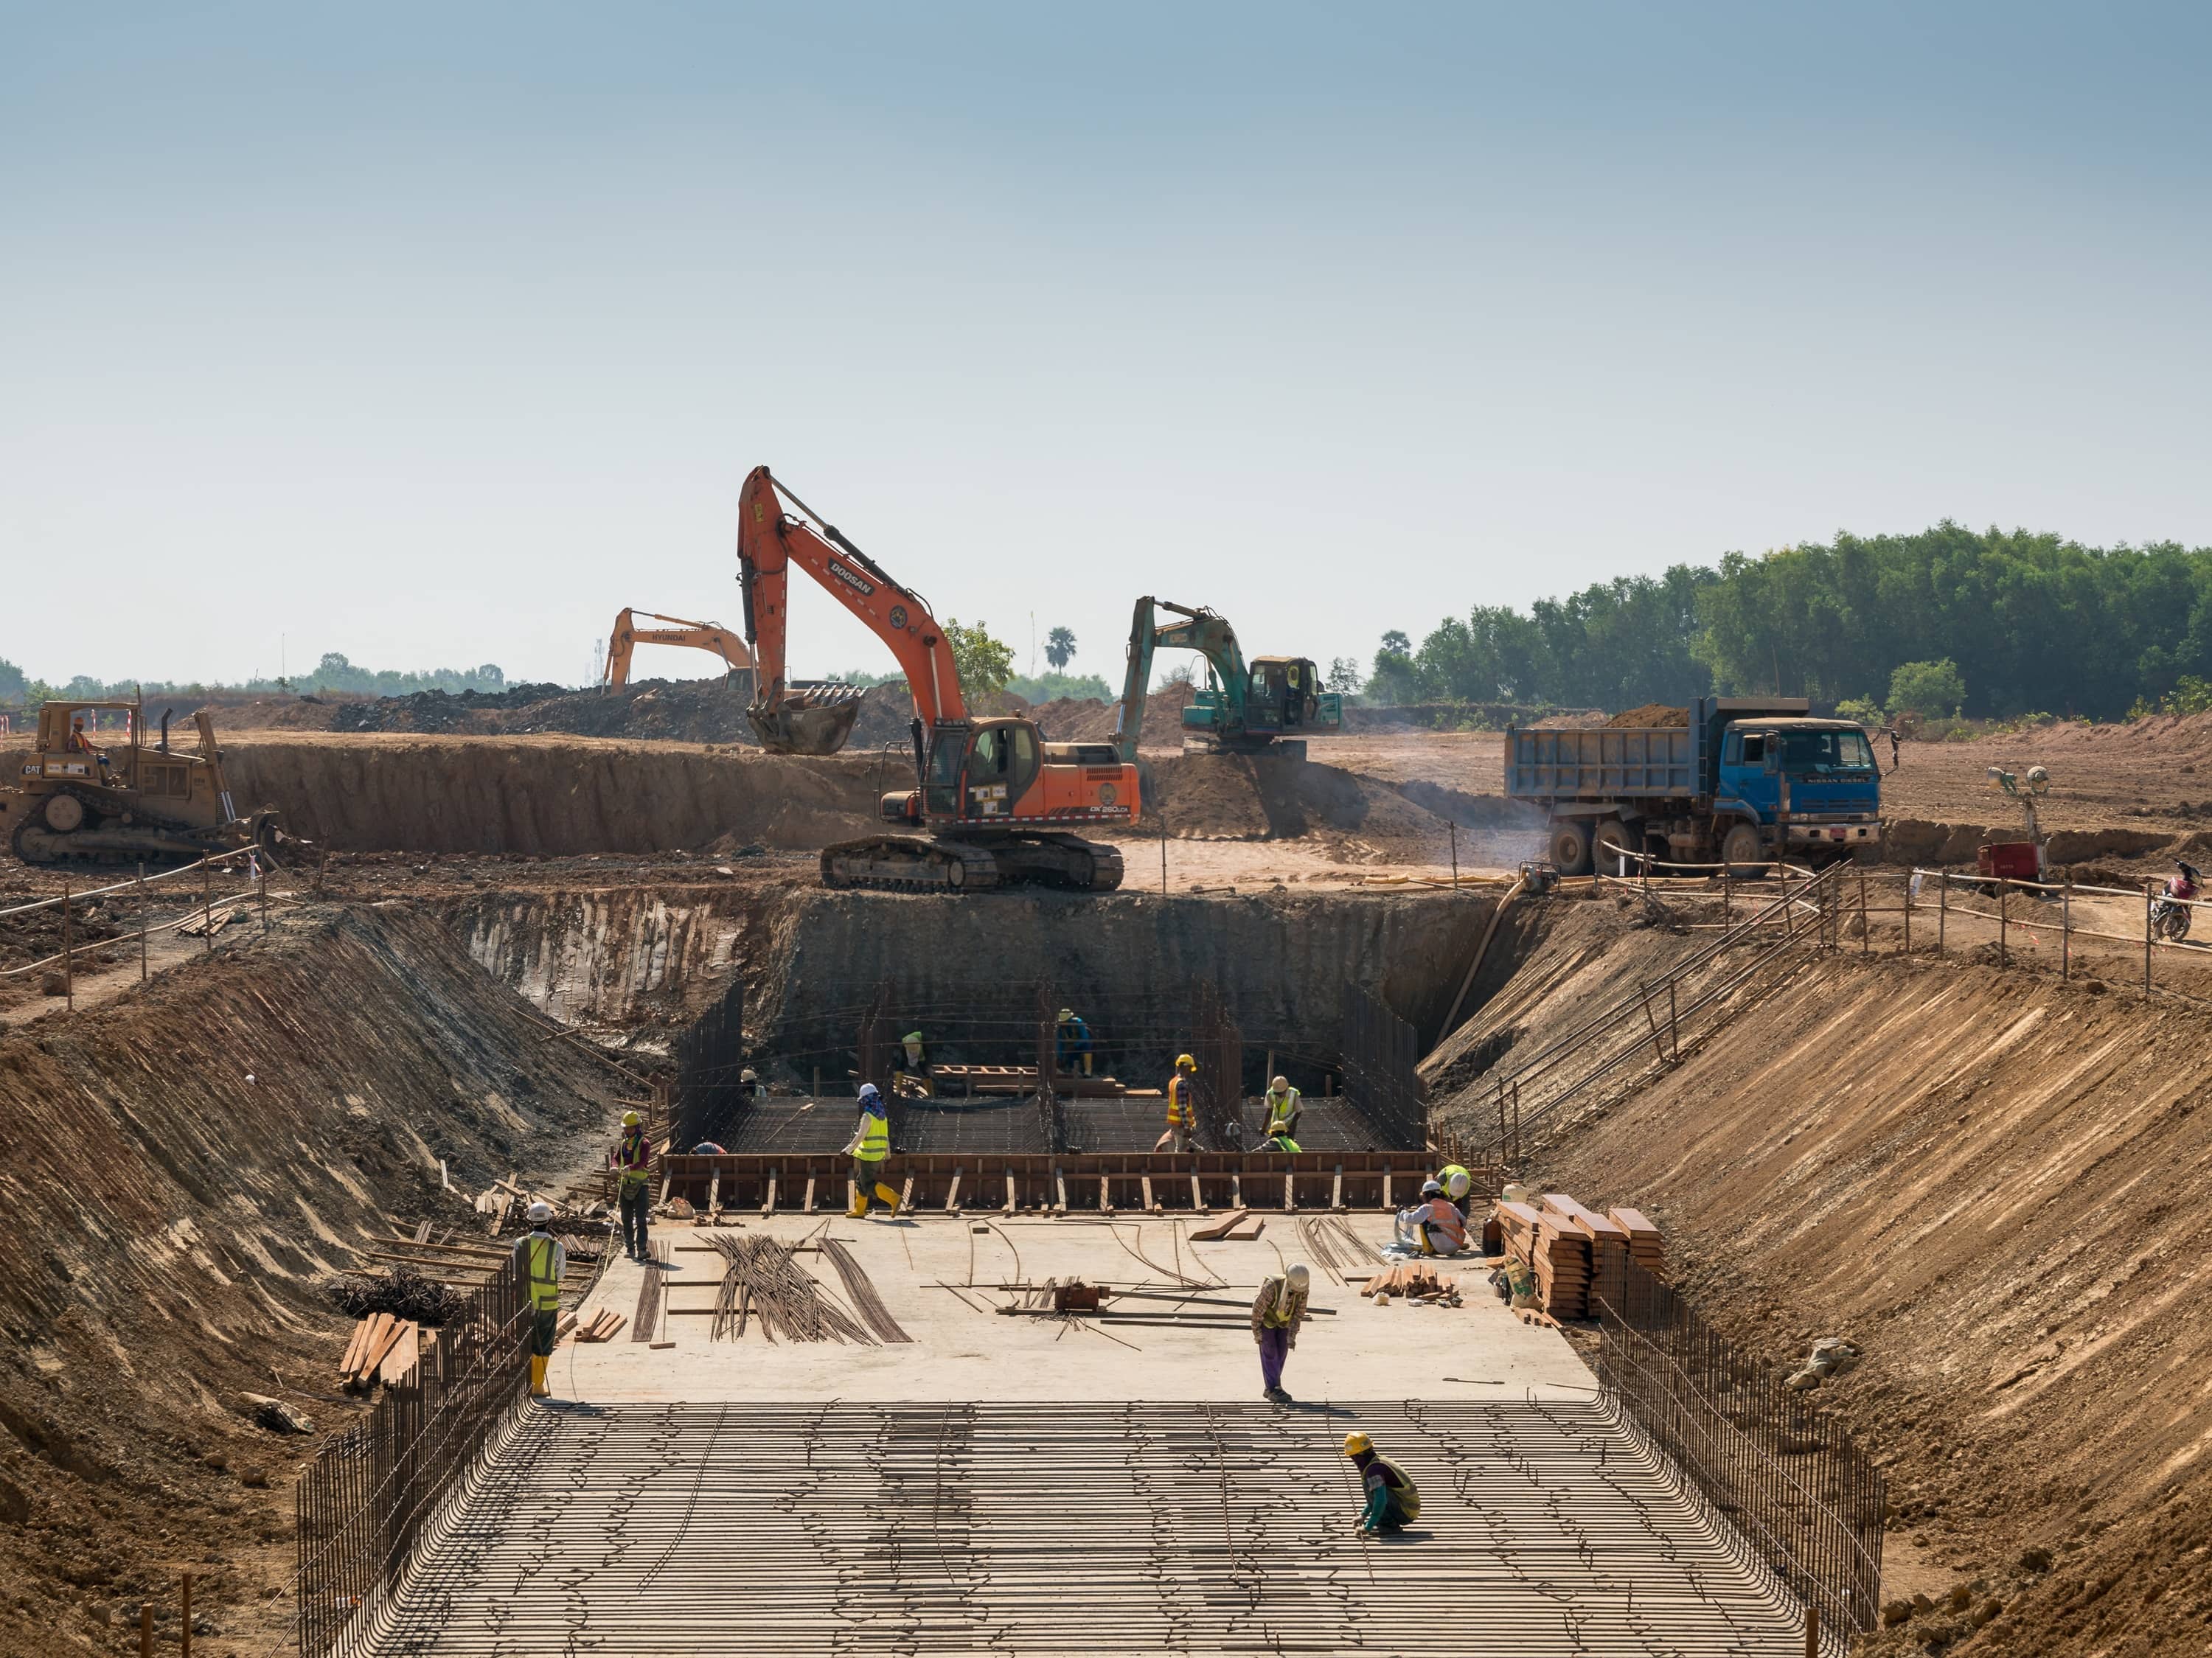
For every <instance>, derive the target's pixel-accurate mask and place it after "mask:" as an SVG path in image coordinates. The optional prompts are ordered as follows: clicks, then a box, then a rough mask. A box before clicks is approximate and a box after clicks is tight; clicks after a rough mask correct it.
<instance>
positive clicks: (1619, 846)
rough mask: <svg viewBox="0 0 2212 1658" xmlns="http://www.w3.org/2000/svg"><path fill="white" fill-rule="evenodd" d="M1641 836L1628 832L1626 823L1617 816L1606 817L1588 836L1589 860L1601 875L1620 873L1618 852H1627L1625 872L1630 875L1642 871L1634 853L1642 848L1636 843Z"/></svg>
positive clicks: (1639, 851) (1641, 866)
mask: <svg viewBox="0 0 2212 1658" xmlns="http://www.w3.org/2000/svg"><path fill="white" fill-rule="evenodd" d="M1641 838H1642V837H1640V836H1638V835H1631V834H1630V833H1629V832H1628V825H1627V824H1626V823H1622V822H1621V821H1620V819H1619V818H1618V817H1608V818H1607V819H1606V820H1605V821H1604V822H1603V823H1600V824H1599V825H1598V826H1597V830H1596V832H1595V834H1593V835H1591V836H1590V859H1591V862H1592V863H1593V864H1594V865H1595V866H1596V868H1597V871H1598V872H1599V873H1600V874H1601V875H1620V874H1621V873H1623V870H1622V866H1621V859H1620V854H1621V853H1624V852H1625V853H1628V854H1629V858H1628V863H1627V868H1626V873H1627V874H1630V875H1635V874H1638V873H1640V872H1642V869H1643V865H1642V863H1641V861H1640V860H1639V859H1638V857H1637V855H1636V854H1638V853H1641V852H1642V851H1643V850H1644V848H1643V847H1641V846H1640V845H1639V844H1638V841H1640V839H1641Z"/></svg>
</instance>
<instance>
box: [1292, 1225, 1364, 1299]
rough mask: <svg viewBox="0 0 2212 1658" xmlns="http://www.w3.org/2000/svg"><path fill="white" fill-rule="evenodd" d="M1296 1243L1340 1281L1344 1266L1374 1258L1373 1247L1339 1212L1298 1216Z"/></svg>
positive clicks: (1351, 1265)
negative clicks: (1303, 1247)
mask: <svg viewBox="0 0 2212 1658" xmlns="http://www.w3.org/2000/svg"><path fill="white" fill-rule="evenodd" d="M1298 1242H1301V1243H1303V1244H1304V1246H1305V1250H1306V1253H1307V1254H1310V1255H1311V1256H1312V1257H1313V1258H1314V1259H1315V1260H1317V1261H1319V1262H1320V1263H1321V1264H1322V1266H1325V1267H1327V1268H1328V1271H1329V1272H1332V1273H1334V1275H1335V1278H1336V1281H1337V1282H1338V1283H1340V1284H1341V1283H1343V1282H1344V1281H1345V1278H1344V1275H1345V1272H1346V1270H1347V1269H1349V1268H1351V1267H1354V1266H1366V1265H1370V1264H1371V1263H1372V1262H1373V1261H1374V1260H1376V1249H1375V1247H1374V1246H1373V1245H1371V1244H1370V1243H1368V1242H1365V1241H1364V1239H1362V1238H1361V1237H1360V1236H1359V1234H1358V1233H1357V1232H1355V1231H1353V1230H1352V1223H1351V1222H1350V1221H1348V1220H1346V1219H1345V1218H1344V1217H1343V1216H1341V1215H1300V1216H1299V1217H1298Z"/></svg>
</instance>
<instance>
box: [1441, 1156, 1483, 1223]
mask: <svg viewBox="0 0 2212 1658" xmlns="http://www.w3.org/2000/svg"><path fill="white" fill-rule="evenodd" d="M1437 1180H1438V1181H1440V1182H1442V1184H1443V1188H1444V1195H1445V1196H1446V1197H1447V1198H1449V1199H1451V1206H1452V1207H1453V1208H1455V1209H1456V1210H1458V1211H1459V1218H1461V1219H1462V1220H1465V1219H1466V1218H1467V1217H1468V1204H1469V1203H1470V1202H1471V1201H1473V1199H1472V1198H1471V1197H1470V1195H1469V1194H1470V1193H1473V1191H1474V1176H1473V1175H1470V1174H1468V1172H1467V1170H1466V1169H1463V1168H1462V1167H1461V1166H1460V1165H1459V1164H1458V1163H1446V1164H1445V1165H1444V1166H1443V1168H1441V1169H1437Z"/></svg>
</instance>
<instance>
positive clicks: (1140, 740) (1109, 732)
mask: <svg viewBox="0 0 2212 1658" xmlns="http://www.w3.org/2000/svg"><path fill="white" fill-rule="evenodd" d="M1197 694H1198V693H1197V691H1196V689H1195V688H1194V687H1193V686H1191V685H1189V684H1188V683H1185V682H1184V681H1182V680H1177V681H1176V682H1175V683H1173V684H1170V685H1163V686H1162V687H1161V688H1160V689H1158V690H1156V691H1154V692H1152V694H1151V695H1148V696H1146V699H1145V728H1144V730H1143V731H1142V732H1139V734H1138V737H1137V744H1138V746H1139V747H1140V748H1176V749H1180V748H1181V747H1182V711H1183V710H1184V709H1185V708H1188V707H1189V706H1190V702H1191V699H1192V698H1193V697H1194V696H1195V695H1197ZM1120 713H1121V703H1120V702H1119V701H1114V702H1100V701H1094V700H1092V699H1091V698H1089V697H1073V696H1062V697H1057V698H1055V699H1054V700H1053V701H1050V702H1040V703H1038V704H1037V705H1036V707H1035V708H1031V709H1030V719H1032V720H1036V722H1037V724H1038V725H1040V726H1042V727H1043V728H1044V734H1045V736H1046V737H1047V738H1048V739H1050V740H1051V741H1053V742H1054V743H1106V742H1110V741H1112V740H1113V737H1114V721H1115V719H1116V717H1117V716H1118V715H1119V714H1120Z"/></svg>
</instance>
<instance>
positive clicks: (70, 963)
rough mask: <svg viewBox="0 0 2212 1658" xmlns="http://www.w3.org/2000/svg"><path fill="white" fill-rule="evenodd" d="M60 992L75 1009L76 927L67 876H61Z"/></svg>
mask: <svg viewBox="0 0 2212 1658" xmlns="http://www.w3.org/2000/svg"><path fill="white" fill-rule="evenodd" d="M62 993H63V994H64V995H65V996H67V997H68V998H69V1011H70V1012H72V1013H74V1012H76V924H75V919H74V918H73V917H72V916H71V915H70V884H69V877H68V876H66V875H64V876H63V877H62Z"/></svg>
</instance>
